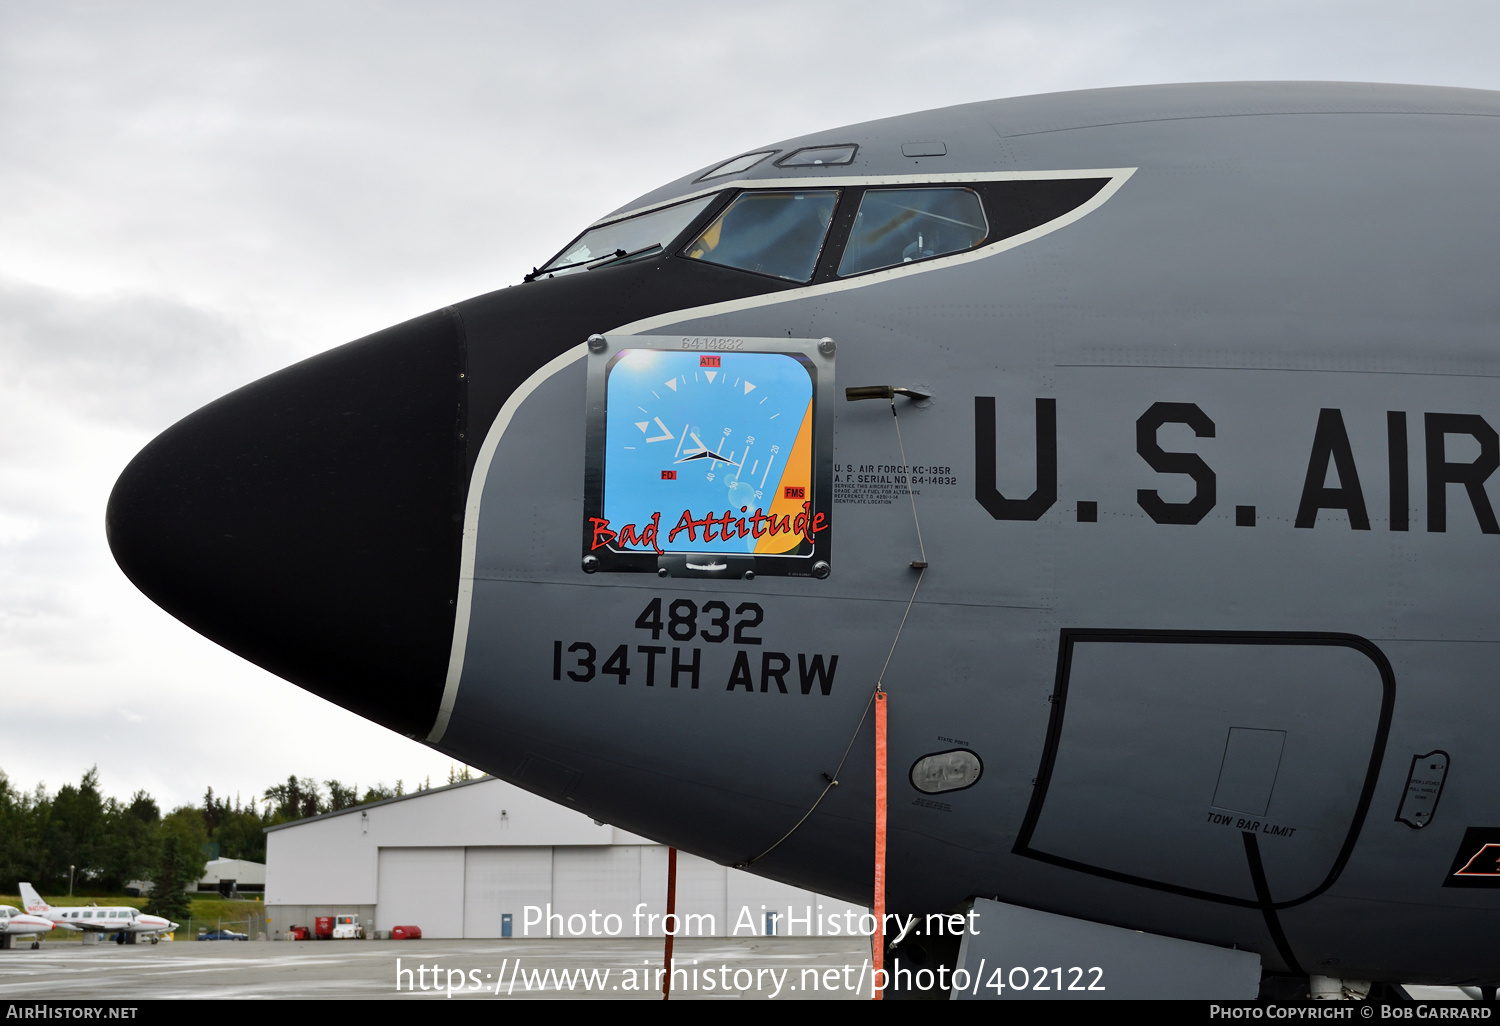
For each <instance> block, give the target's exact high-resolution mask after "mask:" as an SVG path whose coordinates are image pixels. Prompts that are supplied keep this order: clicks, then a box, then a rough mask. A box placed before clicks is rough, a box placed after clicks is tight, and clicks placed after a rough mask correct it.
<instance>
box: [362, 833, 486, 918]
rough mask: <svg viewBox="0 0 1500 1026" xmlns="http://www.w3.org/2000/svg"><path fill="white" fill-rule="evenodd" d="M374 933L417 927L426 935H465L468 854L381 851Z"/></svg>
mask: <svg viewBox="0 0 1500 1026" xmlns="http://www.w3.org/2000/svg"><path fill="white" fill-rule="evenodd" d="M379 873H380V875H379V877H378V879H377V882H376V898H375V900H376V905H375V929H377V930H389V929H391V928H392V927H395V926H419V927H421V928H422V936H424V937H462V936H463V935H464V850H463V849H462V848H381V849H380V863H379Z"/></svg>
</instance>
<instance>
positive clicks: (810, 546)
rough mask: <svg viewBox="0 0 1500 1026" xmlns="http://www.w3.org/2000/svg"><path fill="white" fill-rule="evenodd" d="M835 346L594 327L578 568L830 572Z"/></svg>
mask: <svg viewBox="0 0 1500 1026" xmlns="http://www.w3.org/2000/svg"><path fill="white" fill-rule="evenodd" d="M833 350H834V346H833V343H832V342H829V341H827V340H801V339H752V338H697V337H677V336H670V337H665V338H663V337H625V336H622V337H618V338H608V339H605V338H602V337H600V336H595V339H594V341H593V342H592V343H591V346H590V366H589V411H588V413H589V431H588V447H589V451H588V454H587V468H588V470H587V480H586V481H585V518H584V536H583V537H584V546H583V548H584V560H583V568H584V569H585V570H586V571H589V572H596V571H626V572H656V573H659V574H662V575H663V576H690V577H736V578H742V577H745V576H746V575H749V576H754V575H755V574H778V575H790V576H810V577H826V576H827V575H828V572H829V566H828V562H827V550H828V535H829V532H830V529H831V526H832V525H831V523H830V520H831V511H830V499H831V495H830V475H831V460H830V455H829V453H828V451H827V450H828V448H829V437H828V436H829V430H828V426H827V424H826V423H824V422H826V421H827V420H828V419H829V417H830V414H829V412H828V411H827V410H825V409H824V408H823V406H824V404H823V403H821V402H820V398H821V397H822V396H823V394H824V393H827V394H831V393H832V376H833Z"/></svg>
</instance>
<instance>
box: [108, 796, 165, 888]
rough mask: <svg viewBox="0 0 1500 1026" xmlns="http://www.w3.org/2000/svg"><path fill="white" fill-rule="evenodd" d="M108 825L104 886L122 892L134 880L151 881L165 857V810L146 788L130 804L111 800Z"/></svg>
mask: <svg viewBox="0 0 1500 1026" xmlns="http://www.w3.org/2000/svg"><path fill="white" fill-rule="evenodd" d="M104 828H105V832H106V836H107V841H106V843H105V844H104V845H103V848H102V872H101V874H100V886H101V887H103V888H104V889H106V890H110V891H114V892H115V893H119V892H120V891H121V890H123V889H124V888H125V885H126V884H128V883H129V882H130V881H131V880H149V879H150V878H151V874H152V873H154V872H155V871H156V865H157V863H158V862H159V861H160V860H161V810H160V809H159V808H157V805H156V801H155V799H153V798H152V797H151V796H150V795H149V794H147V793H146V792H145V791H137V792H136V793H135V794H134V795H133V796H132V797H131V799H130V804H128V805H127V804H125V803H124V802H121V801H118V800H117V799H114V798H111V799H109V801H107V802H106V803H105V805H104Z"/></svg>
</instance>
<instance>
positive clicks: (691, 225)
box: [522, 189, 736, 282]
mask: <svg viewBox="0 0 1500 1026" xmlns="http://www.w3.org/2000/svg"><path fill="white" fill-rule="evenodd" d="M735 193H736V190H734V189H726V190H724V191H723V192H721V193H719V194H717V195H714V194H712V193H710V197H711V198H710V199H709V201H708V203H706V204H705V205H704V207H703V209H702V210H700V211H698V213H697V214H695V215H694V216H693V218H692V220H690V221H688V222H687V224H686V225H685V226H684V227H683V228H682V229H681V230H680V231H679V232H678V233H677V234H676V235H674V236H673V237H672V238H671V239H668V240H667V241H666V242H665V243H663V244H662V245H661V246H656V247H652V249H651V251H650V252H646V253H640V254H631V255H628V256H624V257H620V258H619V259H618V260H614V261H609V262H606V263H604V264H603V265H602V266H599V267H595V268H587V267H586V268H585V269H586V270H591V271H604V270H608V269H610V268H613V267H627V266H630V265H633V264H637V263H640V262H641V261H642V260H655V259H660V258H661V257H664V256H672V255H675V254H676V253H677V252H678V251H679V250H681V249H682V247H683V246H685V245H687V243H688V242H689V241H691V240H692V239H695V238H697V237H698V233H699V232H701V231H703V229H704V228H705V227H706V226H707V225H709V224H711V223H712V221H713V219H714V218H715V217H718V216H719V214H721V213H723V211H724V208H725V206H726V205H727V204H728V203H730V202H732V201H733V197H734V194H735ZM702 198H703V194H702V193H698V194H694V195H691V196H684V197H682V198H681V199H679V200H676V201H673V202H671V203H663V204H661V205H660V206H656V207H651V208H648V209H645V210H632V211H630V212H629V213H627V214H625V215H623V216H621V217H616V218H613V219H611V220H608V221H596V222H594V223H593V224H591V225H589V226H588V227H586V228H584V229H583V231H581V232H579V233H578V234H577V235H574V236H573V237H572V238H571V239H569V240H568V242H567V245H565V246H563V247H562V248H561V249H559V250H558V251H557V252H556V253H554V254H553V255H552V256H550V257H548V258H547V260H546V262H545V263H542V264H539V265H537V266H536V267H534V268H532V270H531V273H530V274H528V275H526V276H525V277H524V278H523V279H522V281H523V282H532V281H544V280H549V279H551V278H552V277H554V273H553V272H555V271H558V270H563V268H553V269H552V270H550V271H549V270H547V265H548V264H551V263H553V262H554V261H556V260H558V259H559V258H560V257H561V256H562V255H563V254H564V253H566V252H567V251H568V250H570V249H572V248H573V247H574V246H576V245H577V244H578V242H579V240H580V239H582V238H583V237H584V236H585V235H587V234H588V233H589V232H595V231H598V230H599V229H600V228H609V227H611V226H613V225H617V224H623V223H624V222H626V221H630V220H632V219H634V218H637V217H643V216H645V215H647V214H653V213H656V212H657V211H659V210H667V209H669V208H671V207H675V206H679V205H681V204H684V203H691V202H693V201H695V200H699V199H702ZM598 260H605V257H599V258H598V259H597V260H590V261H588V263H595V262H598Z"/></svg>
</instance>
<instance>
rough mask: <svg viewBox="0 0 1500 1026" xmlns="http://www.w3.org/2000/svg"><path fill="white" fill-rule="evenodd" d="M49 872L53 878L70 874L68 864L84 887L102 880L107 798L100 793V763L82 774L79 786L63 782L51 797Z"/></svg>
mask: <svg viewBox="0 0 1500 1026" xmlns="http://www.w3.org/2000/svg"><path fill="white" fill-rule="evenodd" d="M45 838H46V852H47V853H46V859H47V861H46V865H45V869H46V876H47V877H48V878H49V879H54V880H66V879H67V878H68V866H70V865H71V866H74V867H75V871H76V873H77V880H78V882H79V883H80V884H82V885H83V886H85V887H89V886H93V887H96V888H97V887H100V886H102V884H103V882H104V881H103V877H104V872H105V869H104V864H105V848H106V846H107V843H108V842H107V834H106V829H105V815H104V799H103V798H102V796H101V795H100V794H99V767H97V766H94V767H92V768H91V769H90V770H89V771H88V772H87V773H85V774H84V775H83V779H82V780H81V781H80V782H79V784H78V786H77V787H74V786H73V785H72V784H64V785H63V786H62V787H61V788H59V789H58V792H57V797H55V798H53V799H52V810H51V815H50V816H49V817H48V819H47V825H46V829H45Z"/></svg>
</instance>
